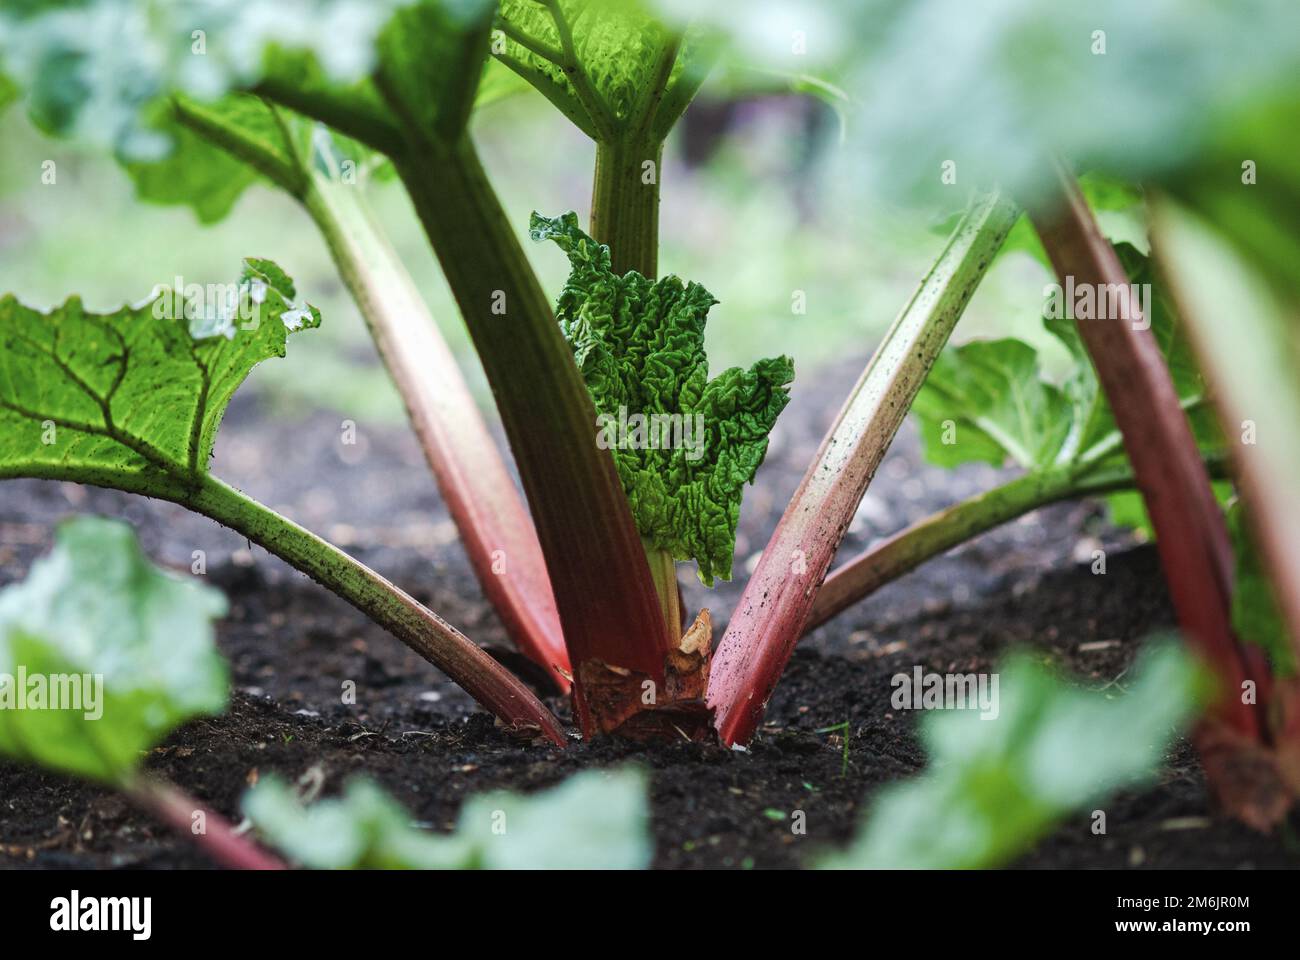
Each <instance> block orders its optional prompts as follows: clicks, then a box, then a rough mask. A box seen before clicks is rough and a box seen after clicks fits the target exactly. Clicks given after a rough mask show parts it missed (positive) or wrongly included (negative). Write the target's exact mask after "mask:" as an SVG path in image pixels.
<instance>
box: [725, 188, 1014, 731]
mask: <svg viewBox="0 0 1300 960" xmlns="http://www.w3.org/2000/svg"><path fill="white" fill-rule="evenodd" d="M1016 216H1017V211H1016V210H1015V208H1014V206H1013V205H1011V204H1009V203H1007V202H1006V201H1005V200H1003V199H1001V198H1000V197H999V196H998V195H996V194H994V195H991V196H987V197H984V198H982V199H980V200H978V201H977V202H976V203H975V204H974V205H973V206H972V208H971V209H970V210H969V211H968V212H967V214H966V216H965V217H964V218H963V219H962V221H961V223H960V224H959V225H958V227H957V230H956V232H955V233H954V234H953V236H952V238H951V239H950V240H949V241H948V244H947V246H946V247H945V248H944V251H943V253H942V254H941V255H940V257H939V259H938V261H937V262H936V263H935V265H934V267H933V268H932V269H931V270H930V273H929V274H928V275H927V276H926V278H925V279H924V280H923V281H922V282H921V285H920V287H919V288H918V289H917V291H916V293H915V294H914V295H913V297H912V299H911V301H910V302H909V303H908V305H907V306H906V307H905V308H904V309H903V311H902V313H901V314H899V316H898V319H897V320H895V321H894V325H893V327H892V328H891V329H890V331H889V332H888V333H887V334H886V335H885V339H884V342H882V343H881V345H880V346H879V348H877V350H876V352H875V355H874V356H873V357H872V358H871V361H870V362H869V363H868V365H867V368H866V370H865V371H864V372H863V374H862V377H861V379H860V380H859V381H858V384H857V386H856V387H855V388H854V390H853V393H852V394H851V395H850V396H849V398H848V400H847V401H846V402H845V404H844V408H843V409H842V410H841V411H840V415H839V418H838V419H837V420H836V422H835V425H834V426H833V427H832V428H831V431H830V433H829V434H828V435H827V437H826V438H825V439H824V440H823V441H822V445H821V448H820V449H819V450H818V452H817V456H816V457H815V458H814V459H813V462H812V464H811V466H809V468H808V472H807V473H806V474H805V475H804V478H803V481H802V483H800V485H799V489H798V490H797V491H796V492H795V495H794V498H793V499H792V500H791V501H790V505H789V506H788V507H786V510H785V513H784V515H783V516H782V517H781V521H780V523H779V524H778V525H777V528H776V532H775V533H774V534H773V535H772V539H771V540H770V541H769V542H768V545H767V548H766V549H765V550H764V551H763V556H762V559H761V560H760V561H759V564H758V568H757V569H756V570H755V571H754V575H753V577H752V578H751V579H750V581H749V583H748V584H747V585H746V587H745V592H744V594H743V595H742V597H741V599H740V605H739V608H738V609H737V610H736V612H735V614H734V615H733V616H732V618H731V622H730V624H729V625H728V627H727V632H726V634H725V635H724V636H723V638H722V642H721V644H720V645H719V647H718V650H717V652H716V653H715V654H714V658H713V665H712V675H711V677H710V679H709V688H708V703H709V706H710V707H712V708H713V709H714V710H715V711H716V726H717V730H718V733H719V735H720V736H721V738H722V740H723V742H724V743H726V744H736V743H747V742H748V741H749V739H750V738H751V737H752V736H753V734H754V731H755V730H756V729H757V727H758V724H759V722H760V720H761V719H762V716H763V711H764V710H765V709H766V706H767V700H768V697H769V696H770V695H771V693H772V690H773V688H774V687H775V686H776V683H777V681H778V680H779V679H780V676H781V673H782V671H784V669H785V665H786V663H787V661H788V660H789V659H790V654H791V653H792V652H793V651H794V646H795V644H796V643H797V642H798V640H799V637H800V636H801V635H802V634H803V631H804V626H805V624H806V622H807V620H808V617H809V614H810V613H811V612H812V607H813V601H814V599H815V598H816V595H817V590H818V588H819V587H820V586H821V583H822V580H823V578H824V577H825V576H826V571H827V569H828V568H829V567H830V563H831V559H832V558H833V557H834V556H835V551H836V550H837V549H838V547H839V545H840V540H841V539H843V537H844V531H845V530H846V529H847V528H848V524H849V520H850V519H852V517H853V514H854V512H855V511H856V510H857V507H858V504H859V502H861V500H862V495H863V494H864V493H865V492H866V489H867V484H868V483H870V481H871V478H872V476H873V475H874V474H875V472H876V468H877V467H878V466H879V465H880V461H881V458H882V457H883V456H884V454H885V451H886V450H887V449H888V447H889V444H890V442H891V441H892V440H893V438H894V434H895V433H896V432H897V430H898V427H899V424H901V423H902V421H903V416H904V415H905V414H906V412H907V409H908V407H909V406H910V405H911V402H912V399H913V398H914V397H915V396H916V392H917V391H918V390H919V389H920V388H921V384H922V382H924V380H925V376H926V374H927V373H928V372H929V370H930V367H931V366H932V365H933V364H934V361H935V358H937V357H938V355H939V351H940V350H942V349H943V346H944V344H945V343H947V341H948V336H949V335H950V334H951V333H952V330H953V327H954V326H955V325H956V323H957V319H958V318H959V317H960V316H961V314H962V311H963V310H964V309H965V307H966V304H967V302H968V301H969V300H970V296H971V294H972V293H973V292H974V290H975V287H976V285H977V284H978V282H979V280H980V278H981V277H982V276H983V275H984V273H985V271H986V270H987V269H988V266H989V263H990V262H991V260H992V259H993V255H994V254H995V253H996V252H997V250H998V248H999V247H1000V246H1001V245H1002V241H1003V240H1004V239H1005V238H1006V235H1007V232H1008V231H1009V230H1010V229H1011V226H1012V224H1013V223H1014V222H1015V219H1016Z"/></svg>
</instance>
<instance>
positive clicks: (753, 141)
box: [0, 70, 1055, 422]
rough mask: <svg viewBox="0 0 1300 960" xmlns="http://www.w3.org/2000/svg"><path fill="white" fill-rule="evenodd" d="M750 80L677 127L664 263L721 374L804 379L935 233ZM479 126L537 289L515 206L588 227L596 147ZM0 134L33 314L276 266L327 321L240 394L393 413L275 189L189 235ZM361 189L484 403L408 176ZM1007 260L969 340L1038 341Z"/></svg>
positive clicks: (55, 151)
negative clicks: (697, 301)
mask: <svg viewBox="0 0 1300 960" xmlns="http://www.w3.org/2000/svg"><path fill="white" fill-rule="evenodd" d="M741 82H743V83H744V84H745V85H746V86H748V87H749V88H750V92H742V91H741V89H740V86H741ZM754 86H755V84H754V83H753V78H752V77H751V78H748V79H746V78H743V77H742V78H740V80H739V81H738V80H737V78H736V76H735V74H734V73H732V72H729V71H727V70H720V71H719V72H718V73H717V74H716V75H715V76H714V77H712V78H711V80H710V81H709V82H708V83H706V85H705V87H704V89H703V91H702V93H701V95H700V97H699V99H698V100H697V101H696V102H695V104H694V105H693V106H692V107H691V109H690V110H689V112H688V113H687V116H686V118H685V119H684V121H683V122H682V123H681V124H679V126H678V128H677V129H676V131H675V132H674V133H673V135H672V137H671V139H670V141H669V144H668V147H667V150H666V152H665V161H664V171H663V181H662V182H663V206H662V230H661V239H662V242H663V250H662V252H661V255H660V265H661V267H660V268H661V271H662V272H664V273H677V274H679V275H680V276H682V277H684V278H686V279H690V280H697V281H699V282H701V283H703V284H705V285H706V286H708V287H709V289H710V290H712V291H714V293H715V295H717V296H718V297H719V299H721V301H722V303H721V305H719V306H718V307H715V308H714V310H713V311H712V313H711V314H710V321H709V328H708V345H707V346H708V351H709V356H710V361H711V365H712V367H713V369H714V370H715V371H716V370H720V369H722V368H724V367H726V366H731V365H734V364H746V365H747V364H748V363H750V362H752V361H753V360H754V359H755V358H756V357H759V356H767V355H773V354H780V353H785V354H789V355H791V356H793V357H794V358H795V362H796V369H797V371H799V373H800V378H807V379H811V377H810V376H809V374H810V373H811V371H812V370H814V369H815V368H816V367H817V365H818V364H821V363H824V362H826V361H827V360H830V359H832V358H835V357H838V356H844V355H858V356H862V357H864V358H865V355H866V354H867V353H868V352H869V351H870V350H871V348H872V347H873V346H874V343H875V341H876V340H877V338H878V337H879V335H880V334H881V333H882V332H883V331H884V329H885V328H886V327H887V326H888V324H889V323H890V322H891V321H892V320H893V318H894V315H895V313H896V312H897V311H898V310H899V309H900V308H901V306H902V305H903V304H904V302H905V301H906V299H907V297H908V296H909V295H910V293H911V291H912V290H913V289H914V288H915V286H916V284H917V283H918V282H919V280H920V278H921V276H922V275H923V274H924V272H925V270H926V269H927V268H928V266H929V264H930V262H931V261H932V260H933V258H934V256H935V255H937V253H938V251H939V250H940V249H941V247H942V245H943V243H944V237H943V235H942V233H941V232H940V231H937V230H936V229H935V228H934V223H933V222H931V221H930V220H927V219H926V218H920V219H918V218H917V217H916V216H915V215H914V213H913V212H912V211H910V210H908V209H905V208H898V207H894V206H891V205H889V204H888V203H886V202H883V201H882V202H873V201H872V200H871V199H870V198H869V197H867V196H866V195H865V194H864V192H863V190H862V189H861V183H860V182H859V180H860V166H861V164H860V156H859V154H858V151H859V150H860V149H861V148H860V146H859V145H857V144H854V143H853V142H852V141H851V140H848V139H845V138H844V137H842V135H841V130H842V127H841V125H842V121H843V119H844V118H843V117H842V115H841V114H840V113H838V112H837V110H836V109H835V108H834V107H833V106H831V105H828V104H827V103H826V102H825V101H824V100H822V99H818V98H815V97H811V96H805V95H801V94H798V93H789V92H781V91H784V90H788V87H789V84H788V83H787V82H785V81H784V80H777V79H774V80H773V81H772V83H771V84H767V83H765V82H762V83H759V84H758V86H759V87H760V88H761V87H764V86H771V87H772V88H773V92H757V93H755V92H753V89H752V88H753V87H754ZM475 136H476V138H477V139H478V141H479V143H480V146H481V149H482V153H483V155H484V158H485V162H486V164H487V166H488V170H489V173H490V175H491V176H492V178H493V182H494V185H495V186H496V188H497V190H498V192H499V193H500V195H501V197H502V200H503V203H504V205H505V207H506V209H507V211H508V212H509V215H510V217H511V219H512V221H513V222H514V223H515V224H516V228H517V230H518V234H519V236H520V239H521V242H523V243H524V245H525V249H526V250H527V252H528V255H529V257H530V258H531V259H532V261H533V263H534V265H535V267H536V269H537V270H538V273H539V275H540V276H541V277H542V279H543V282H544V283H545V285H546V287H547V290H548V291H549V292H550V293H552V294H558V292H559V289H560V285H561V284H562V282H563V280H564V277H565V274H566V265H565V262H564V258H563V257H561V256H558V255H556V254H555V252H554V251H553V250H551V249H549V248H548V247H541V246H538V245H536V244H531V243H529V242H528V240H527V237H526V229H527V224H528V215H529V213H530V212H531V211H532V210H534V209H536V210H539V211H541V212H543V213H547V214H555V213H559V212H561V211H563V210H568V209H574V210H577V211H578V213H579V215H580V216H582V217H583V218H584V219H585V217H586V216H587V214H588V212H589V209H590V198H591V171H592V166H593V163H594V157H595V148H594V145H593V144H592V142H591V141H590V140H588V139H587V137H586V136H584V135H583V134H582V133H580V132H579V131H577V130H576V128H574V127H573V126H572V125H571V124H570V123H569V122H568V121H567V120H566V119H565V118H564V117H562V116H561V115H560V114H559V113H557V112H556V111H555V110H554V108H553V107H551V105H550V104H548V103H547V102H546V101H545V100H544V99H543V98H542V97H541V96H540V95H539V94H537V93H535V92H534V91H532V90H531V89H527V90H525V91H523V92H520V93H518V94H517V95H515V96H511V97H508V98H506V99H503V100H501V101H499V102H497V103H494V104H492V105H490V106H488V107H485V108H483V109H482V110H481V112H480V113H479V114H478V116H477V117H476V120H475ZM0 144H3V149H0V290H4V291H6V292H13V293H15V294H16V295H17V296H18V297H19V298H20V299H22V300H23V301H24V302H26V303H28V304H30V305H32V306H39V307H48V306H51V305H53V304H55V303H58V302H61V301H62V300H63V299H65V298H66V297H67V296H68V295H70V294H72V293H79V294H81V295H82V296H83V297H85V299H86V301H87V304H88V305H89V306H90V307H92V308H96V309H107V308H110V307H113V306H116V305H117V304H119V303H121V302H122V301H136V300H139V299H142V298H143V297H145V296H146V295H148V293H149V291H150V290H151V289H152V287H153V286H154V284H157V283H170V282H172V281H173V279H174V278H175V277H176V276H181V277H184V278H185V279H186V281H187V282H198V283H222V282H227V281H229V280H231V279H233V278H234V277H235V276H236V274H237V273H238V270H239V263H240V261H241V258H243V257H245V256H249V255H256V256H268V257H274V258H276V261H277V262H278V263H280V264H281V265H282V266H283V267H284V268H285V269H286V270H287V271H289V273H290V274H291V275H292V276H293V277H295V279H296V281H297V284H298V289H299V290H300V291H301V292H302V294H303V295H304V296H306V297H307V298H308V299H309V300H310V301H311V302H312V303H314V304H315V305H316V306H318V307H319V308H320V309H321V311H322V314H323V316H324V323H323V324H322V327H321V329H320V330H319V331H317V332H315V333H314V334H313V335H312V336H311V337H304V338H301V340H299V341H297V342H295V344H294V349H293V358H292V360H293V362H292V363H290V364H288V365H285V366H284V367H282V368H281V369H279V370H275V371H271V372H269V373H268V372H263V371H257V372H255V373H254V375H253V378H252V383H253V384H254V385H255V387H256V388H260V390H261V391H262V393H263V396H264V398H265V399H268V400H270V401H272V402H280V403H285V402H293V401H297V400H306V401H308V402H310V403H312V404H313V405H320V406H325V407H331V408H334V409H336V410H338V411H340V412H341V413H345V414H347V415H349V416H354V417H366V418H377V417H378V418H385V419H390V420H392V421H394V422H396V421H398V420H400V419H401V418H402V410H401V405H400V402H399V400H398V398H397V394H396V391H395V390H394V389H393V387H392V385H391V383H390V382H389V381H388V378H387V376H386V375H385V373H384V371H383V368H382V367H381V366H380V364H379V361H378V358H377V356H376V355H375V353H374V350H373V347H372V346H371V344H370V340H369V338H368V336H367V334H366V330H365V327H364V325H363V323H362V321H361V318H360V315H359V314H358V312H357V309H356V307H355V305H354V304H353V302H352V300H351V299H350V297H349V296H348V294H347V291H346V290H345V289H344V287H343V286H342V284H341V283H340V281H339V280H338V278H337V276H336V274H335V271H334V267H333V265H332V263H331V261H330V259H329V256H328V253H327V251H326V249H325V246H324V244H323V242H322V241H321V239H320V237H319V235H318V234H317V232H316V230H315V228H314V227H313V225H312V223H311V221H310V220H309V218H308V217H307V215H306V213H305V212H303V211H302V210H301V209H300V208H299V207H298V205H297V204H296V203H294V201H292V200H291V199H290V198H289V197H288V196H286V195H284V194H283V193H281V192H278V191H277V190H275V189H273V188H271V187H269V186H267V185H263V184H259V185H256V186H254V187H253V188H251V189H249V190H248V191H247V192H246V193H245V194H244V196H243V197H242V198H241V199H240V200H239V201H238V203H237V205H236V207H235V209H234V211H233V212H232V214H231V215H230V216H229V217H228V218H226V219H225V220H223V221H222V222H220V223H218V224H215V225H212V226H203V225H201V224H199V223H198V221H197V219H196V218H195V216H194V214H193V212H192V211H191V210H190V209H188V208H183V207H162V206H154V205H150V204H144V203H141V202H139V201H137V200H136V199H135V198H134V194H133V187H132V184H131V181H130V178H129V177H128V175H127V173H126V171H125V170H123V169H122V168H121V167H120V166H119V165H118V164H117V163H116V162H115V161H114V160H113V158H112V157H111V156H109V155H108V154H107V153H106V152H105V151H104V150H102V149H97V148H94V147H89V146H85V145H78V144H77V143H76V142H75V141H70V140H66V139H55V138H51V137H47V136H45V135H43V134H42V133H41V132H40V131H38V130H36V129H34V128H33V126H32V125H31V124H30V123H29V121H28V120H27V118H26V117H25V115H24V112H23V111H22V110H21V109H12V110H9V111H7V112H5V113H4V115H3V116H0ZM47 160H52V161H54V163H55V173H56V177H57V180H56V183H55V184H53V185H48V184H44V183H43V182H42V171H43V167H42V165H43V164H44V163H45V161H47ZM368 189H369V190H370V193H371V197H372V200H373V201H374V203H375V205H376V207H377V209H378V211H379V214H380V216H381V218H382V220H383V223H384V225H385V227H386V229H387V230H388V231H389V233H390V236H391V238H392V240H393V243H394V245H395V246H396V248H397V250H398V252H399V253H400V255H401V256H402V259H403V261H404V263H405V264H406V266H407V268H408V269H409V270H410V271H411V273H412V274H413V276H414V277H415V279H416V282H417V284H418V286H419V288H420V290H421V291H422V293H423V294H424V296H425V298H426V300H427V301H428V302H429V305H430V307H431V309H432V310H433V313H434V316H435V317H436V318H437V319H438V322H439V324H440V326H441V327H442V330H443V332H444V335H445V336H446V337H447V338H448V340H449V341H450V342H451V344H452V346H453V348H454V349H455V350H456V352H457V355H458V357H459V358H460V360H461V361H462V363H463V366H464V369H465V370H466V371H467V374H468V375H469V377H470V379H471V382H472V383H473V384H474V385H475V387H476V389H478V390H479V391H480V395H481V397H482V398H484V399H486V386H485V384H484V382H483V380H482V377H481V374H480V373H479V369H478V363H477V360H476V358H475V357H474V354H473V351H472V349H471V348H470V346H469V342H468V338H467V337H466V335H465V332H464V325H463V324H462V322H461V320H460V318H459V315H458V313H457V311H456V309H455V304H454V302H453V300H452V298H451V294H450V292H449V290H448V288H447V286H446V284H445V282H444V281H443V279H442V276H441V274H440V272H439V270H438V267H437V264H436V262H435V261H434V259H433V256H432V253H431V252H430V250H429V247H428V243H427V241H426V239H425V236H424V233H423V231H422V230H421V228H420V225H419V223H418V221H417V220H416V218H415V216H414V214H413V212H412V211H411V209H410V206H409V203H408V202H407V199H406V197H405V194H404V192H403V190H402V187H401V185H400V184H399V183H397V182H396V181H395V180H394V179H392V178H389V179H387V180H380V181H378V182H374V183H372V184H370V186H369V187H368ZM964 196H965V194H964V193H963V197H964ZM1005 260H1006V262H1005V263H1003V264H1000V265H999V267H998V268H997V269H996V270H995V271H994V274H993V276H992V277H991V278H990V280H989V281H987V282H986V283H985V284H983V285H982V286H981V288H980V291H979V293H978V294H977V296H976V299H975V302H974V303H973V305H972V307H971V309H970V311H969V312H968V315H967V317H966V318H965V319H964V320H963V321H962V327H961V328H960V335H961V336H962V337H970V336H976V335H979V334H981V333H984V334H993V335H1004V334H1007V333H1014V334H1017V335H1022V336H1026V337H1028V338H1030V339H1034V338H1036V337H1038V336H1039V331H1040V329H1041V324H1039V323H1038V319H1037V317H1038V310H1039V306H1040V298H1039V296H1038V291H1039V285H1040V284H1041V282H1042V281H1041V280H1035V282H1034V285H1033V286H1032V288H1031V289H1030V293H1029V295H1026V286H1025V282H1026V280H1027V278H1036V277H1038V276H1039V275H1040V274H1041V273H1042V271H1041V269H1040V268H1039V267H1038V266H1037V265H1036V264H1035V263H1034V262H1033V261H1032V260H1031V259H1030V258H1028V257H1025V256H1023V255H1020V254H1017V255H1015V256H1013V257H1008V258H1005ZM1044 279H1045V277H1044ZM796 291H802V292H803V294H804V297H805V299H806V312H805V313H802V314H800V313H796V312H795V309H794V302H795V297H796ZM1045 345H1046V347H1047V348H1048V349H1049V350H1054V349H1055V345H1054V344H1050V343H1046V344H1045ZM807 379H805V382H807ZM796 389H798V383H797V382H796Z"/></svg>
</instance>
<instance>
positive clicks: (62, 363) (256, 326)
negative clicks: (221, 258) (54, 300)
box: [0, 259, 320, 497]
mask: <svg viewBox="0 0 1300 960" xmlns="http://www.w3.org/2000/svg"><path fill="white" fill-rule="evenodd" d="M200 289H201V288H200V287H199V285H197V284H195V285H193V288H192V289H189V288H187V289H186V290H184V291H180V292H178V293H176V292H173V291H172V290H171V289H170V288H162V289H161V290H160V291H159V292H158V293H157V294H156V295H155V296H154V297H152V298H150V299H148V300H146V301H144V302H143V303H141V304H139V305H137V306H124V307H122V308H120V309H118V310H116V311H114V312H112V313H103V314H101V313H92V312H90V311H87V310H86V309H85V307H84V306H83V305H82V303H81V300H80V299H78V298H76V297H73V298H72V299H70V300H68V301H67V302H66V303H64V304H63V305H62V306H59V307H55V308H54V309H53V310H50V311H48V312H42V311H39V310H34V309H32V308H30V307H26V306H24V305H23V304H21V303H19V302H18V300H17V299H15V298H14V297H13V296H5V297H4V298H0V347H2V348H3V349H2V350H0V478H6V477H46V478H57V479H64V480H74V481H78V482H82V483H93V484H98V485H100V486H110V487H116V488H118V489H123V490H128V491H131V492H136V493H145V494H149V495H155V496H172V497H175V496H176V495H177V494H178V493H180V492H183V491H184V490H185V489H187V487H188V486H189V485H191V484H192V483H194V482H196V481H197V480H198V479H199V478H200V477H202V475H203V474H205V473H206V472H207V468H208V460H209V458H210V457H211V454H212V444H213V441H214V440H215V438H216V432H217V427H218V426H219V424H220V422H221V418H222V416H223V415H224V413H225V410H226V405H227V404H228V403H229V402H230V398H231V396H232V395H233V394H234V392H235V390H236V388H238V386H239V385H240V384H241V383H242V382H243V381H244V378H245V377H246V376H248V373H249V371H250V370H252V368H253V367H254V366H255V365H256V364H258V363H259V362H261V361H262V360H265V359H267V358H268V357H282V356H284V353H285V341H286V338H287V337H288V335H289V333H290V332H291V331H294V330H300V329H307V328H311V327H316V326H318V325H319V324H320V314H319V313H318V312H317V311H316V309H315V308H314V307H311V306H309V305H305V304H303V305H299V304H297V303H295V302H294V297H295V291H294V287H293V282H292V281H291V280H290V279H289V278H288V277H287V276H286V275H285V274H284V272H283V271H282V270H280V268H279V267H277V266H276V265H275V264H274V263H271V262H270V261H269V260H252V259H250V260H246V261H245V262H244V272H243V276H242V278H241V280H240V282H239V283H237V284H216V285H211V286H210V287H208V288H203V296H201V297H195V298H193V299H191V298H190V294H191V293H199V292H200ZM209 293H210V294H211V296H209V295H208V294H209Z"/></svg>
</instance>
